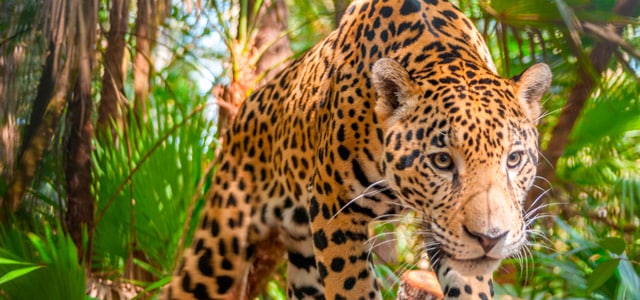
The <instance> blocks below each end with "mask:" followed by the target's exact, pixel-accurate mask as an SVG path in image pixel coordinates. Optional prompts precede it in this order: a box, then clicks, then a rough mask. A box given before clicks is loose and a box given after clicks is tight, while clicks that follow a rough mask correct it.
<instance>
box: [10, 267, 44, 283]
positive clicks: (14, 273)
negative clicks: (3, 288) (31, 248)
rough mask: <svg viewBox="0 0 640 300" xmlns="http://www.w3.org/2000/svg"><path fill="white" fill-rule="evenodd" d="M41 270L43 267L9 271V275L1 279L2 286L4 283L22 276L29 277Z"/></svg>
mask: <svg viewBox="0 0 640 300" xmlns="http://www.w3.org/2000/svg"><path fill="white" fill-rule="evenodd" d="M40 268H42V266H32V267H26V268H20V269H15V270H12V271H9V272H8V273H7V274H4V275H3V276H2V277H0V285H1V284H3V283H6V282H9V281H11V280H14V279H16V278H19V277H21V276H24V275H27V274H29V273H31V272H33V271H35V270H37V269H40Z"/></svg>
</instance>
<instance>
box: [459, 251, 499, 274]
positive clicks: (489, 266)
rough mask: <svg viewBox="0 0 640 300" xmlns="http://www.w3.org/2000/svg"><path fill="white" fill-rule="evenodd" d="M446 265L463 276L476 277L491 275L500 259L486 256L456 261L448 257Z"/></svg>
mask: <svg viewBox="0 0 640 300" xmlns="http://www.w3.org/2000/svg"><path fill="white" fill-rule="evenodd" d="M447 260H448V265H449V266H450V267H452V268H453V269H454V270H457V271H458V272H459V273H461V274H463V275H478V274H487V273H492V272H493V271H494V270H495V269H497V268H498V266H499V265H500V262H501V261H502V259H500V258H493V257H489V256H486V255H483V256H481V257H477V258H470V259H456V258H454V257H452V256H450V257H448V259H447Z"/></svg>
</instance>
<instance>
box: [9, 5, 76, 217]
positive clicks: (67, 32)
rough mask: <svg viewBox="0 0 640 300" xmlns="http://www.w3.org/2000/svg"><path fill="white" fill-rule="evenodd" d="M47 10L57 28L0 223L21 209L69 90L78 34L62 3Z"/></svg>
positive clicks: (50, 40) (49, 32) (48, 33)
mask: <svg viewBox="0 0 640 300" xmlns="http://www.w3.org/2000/svg"><path fill="white" fill-rule="evenodd" d="M47 7H49V8H50V9H51V11H50V12H48V14H47V15H49V16H51V15H53V16H55V17H56V19H55V20H52V21H53V22H54V23H55V26H51V29H50V30H45V32H46V37H45V38H46V39H47V41H48V43H49V51H48V53H47V56H46V59H45V64H44V68H43V71H42V75H41V77H40V82H39V83H38V87H37V93H36V97H35V99H34V102H33V109H32V110H31V115H30V117H29V124H28V125H27V127H26V130H25V133H24V136H23V138H22V139H21V140H22V141H23V142H22V144H21V145H20V149H19V150H18V155H17V157H16V164H17V167H16V170H15V173H14V174H13V177H12V179H11V182H10V183H9V187H8V189H7V193H6V195H5V197H4V199H0V200H1V203H0V204H1V205H0V206H1V207H0V221H4V222H6V221H7V220H8V217H9V215H11V214H12V213H13V212H15V211H16V210H17V209H18V207H19V206H20V202H21V199H22V196H23V194H24V192H25V190H26V188H27V186H28V185H29V184H30V182H31V180H32V179H33V176H34V175H35V173H36V170H37V167H38V165H39V164H40V162H41V161H42V158H43V156H44V153H45V151H46V149H47V148H48V147H49V144H50V143H51V138H52V137H53V133H54V131H55V129H56V128H57V127H58V122H59V120H60V115H61V114H62V109H63V108H64V104H65V103H66V97H67V94H68V91H69V75H70V74H69V73H70V68H71V65H72V63H73V54H74V50H75V49H74V48H73V46H74V44H73V43H72V41H73V40H72V39H70V38H69V36H72V35H73V33H74V32H75V27H72V26H68V20H69V19H71V17H70V15H72V10H69V9H68V7H67V6H66V5H65V3H63V2H57V3H54V4H53V5H51V6H47ZM63 51H66V52H64V53H63Z"/></svg>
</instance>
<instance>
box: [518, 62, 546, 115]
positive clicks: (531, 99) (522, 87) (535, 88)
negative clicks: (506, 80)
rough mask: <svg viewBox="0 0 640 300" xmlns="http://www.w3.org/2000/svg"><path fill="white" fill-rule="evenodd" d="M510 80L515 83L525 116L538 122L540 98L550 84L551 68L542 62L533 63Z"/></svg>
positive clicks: (540, 109)
mask: <svg viewBox="0 0 640 300" xmlns="http://www.w3.org/2000/svg"><path fill="white" fill-rule="evenodd" d="M512 80H513V82H514V83H515V85H516V94H517V96H518V101H520V105H521V106H522V108H524V110H525V112H526V113H527V117H528V118H529V120H530V121H531V122H533V123H534V124H538V121H539V119H540V114H541V111H542V108H541V105H540V99H542V95H544V93H545V92H546V91H547V89H548V88H549V86H550V85H551V69H549V66H547V65H546V64H543V63H540V64H535V65H533V66H531V67H529V68H528V69H526V70H525V71H524V72H522V74H520V75H518V76H516V77H514V78H513V79H512Z"/></svg>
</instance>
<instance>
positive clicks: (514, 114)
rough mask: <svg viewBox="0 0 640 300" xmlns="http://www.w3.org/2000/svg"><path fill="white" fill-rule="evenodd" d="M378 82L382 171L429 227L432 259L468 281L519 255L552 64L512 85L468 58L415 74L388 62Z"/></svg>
mask: <svg viewBox="0 0 640 300" xmlns="http://www.w3.org/2000/svg"><path fill="white" fill-rule="evenodd" d="M371 81H372V85H373V87H374V89H375V90H376V95H377V96H376V97H377V99H376V113H377V116H378V118H379V120H381V122H382V124H383V125H382V126H383V130H384V133H385V137H384V146H383V147H384V152H383V157H381V161H380V164H381V169H382V170H383V172H384V174H385V179H386V181H387V184H388V186H389V187H390V188H391V189H392V190H393V191H394V193H395V194H396V195H397V196H398V198H399V199H400V201H401V202H402V205H403V206H404V207H406V208H408V209H409V210H413V211H415V213H416V216H417V217H418V218H420V219H421V220H422V221H423V222H422V223H424V224H425V225H424V226H423V227H424V228H421V229H420V230H421V232H424V234H425V235H426V236H427V237H428V240H429V241H430V242H429V244H427V249H428V251H429V253H430V255H432V256H437V257H438V259H440V260H446V261H447V264H448V265H449V266H451V267H452V268H454V269H456V270H457V271H458V272H460V273H462V274H463V275H464V274H465V273H466V274H467V275H474V274H486V273H488V272H492V271H493V270H494V269H495V268H496V267H497V266H498V264H499V262H500V261H501V260H502V259H504V258H506V257H509V256H513V255H516V254H517V253H518V252H519V251H520V249H521V248H522V246H523V245H524V244H525V243H526V226H527V216H526V211H525V209H524V207H523V205H524V200H525V197H526V193H527V191H528V190H529V188H530V187H531V186H532V185H533V181H534V178H535V174H536V165H537V163H538V133H537V130H536V124H537V121H538V118H539V117H540V111H541V108H540V99H541V97H542V95H543V94H544V92H545V91H546V90H547V88H548V87H549V85H550V81H551V72H550V70H549V67H548V66H547V65H545V64H537V65H534V66H532V67H530V68H529V69H527V70H526V71H524V72H523V73H522V74H521V75H520V76H516V77H514V78H512V79H503V78H501V77H499V76H498V75H496V74H494V73H493V72H491V71H490V70H488V69H486V68H483V67H482V66H479V65H474V64H472V63H470V62H468V61H464V60H459V61H452V62H450V63H449V64H439V65H435V66H434V65H431V66H430V67H428V68H424V69H422V70H411V71H407V69H405V68H404V67H403V66H401V65H400V64H399V63H398V62H396V61H395V60H392V59H388V58H383V59H380V60H378V61H377V62H376V63H375V64H374V66H373V68H372V70H371Z"/></svg>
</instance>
